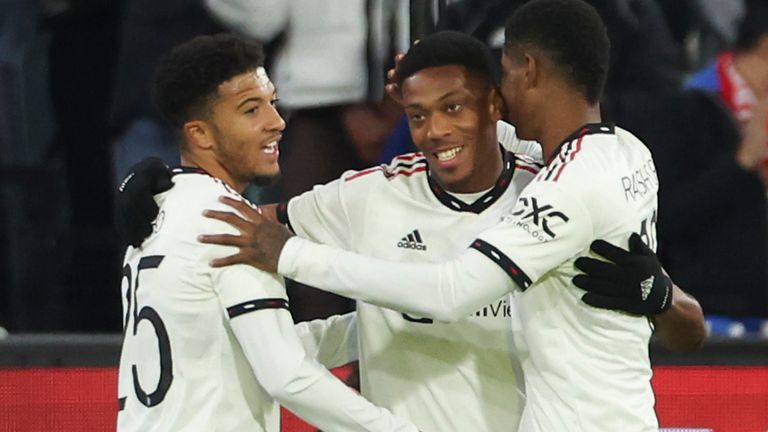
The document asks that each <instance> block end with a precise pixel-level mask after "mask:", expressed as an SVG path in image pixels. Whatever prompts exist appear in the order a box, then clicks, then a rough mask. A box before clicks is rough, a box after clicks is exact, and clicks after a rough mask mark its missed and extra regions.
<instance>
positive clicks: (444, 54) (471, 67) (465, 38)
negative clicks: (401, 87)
mask: <svg viewBox="0 0 768 432" xmlns="http://www.w3.org/2000/svg"><path fill="white" fill-rule="evenodd" d="M450 65H458V66H464V68H466V69H467V70H468V71H469V72H470V73H472V74H474V75H476V76H477V77H479V78H480V79H482V81H483V82H485V83H486V84H488V85H489V86H491V87H495V86H496V80H495V68H494V62H493V57H492V56H491V51H490V49H489V48H488V47H487V46H485V44H483V43H482V42H480V41H479V40H477V39H475V38H474V37H472V36H469V35H467V34H464V33H459V32H455V31H439V32H437V33H432V34H430V35H428V36H426V37H424V38H423V39H421V40H420V41H419V43H417V44H415V45H413V46H412V47H411V49H409V50H408V53H407V54H406V55H405V57H403V59H402V60H401V61H400V64H399V65H398V68H397V81H398V83H400V84H402V82H403V81H405V80H406V79H407V78H409V77H411V76H413V75H415V74H416V73H417V72H419V71H421V70H422V69H427V68H431V67H438V66H450Z"/></svg>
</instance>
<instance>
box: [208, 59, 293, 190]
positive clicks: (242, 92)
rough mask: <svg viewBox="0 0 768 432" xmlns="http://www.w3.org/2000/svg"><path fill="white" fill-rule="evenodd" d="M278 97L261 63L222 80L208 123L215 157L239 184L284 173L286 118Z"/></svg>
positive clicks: (211, 106) (237, 184)
mask: <svg viewBox="0 0 768 432" xmlns="http://www.w3.org/2000/svg"><path fill="white" fill-rule="evenodd" d="M276 101H277V96H276V93H275V86H274V85H273V84H272V82H271V81H270V80H269V77H268V76H267V74H266V72H265V71H264V68H261V67H260V68H257V69H255V70H253V71H249V72H246V73H243V74H240V75H236V76H234V77H233V78H231V79H229V80H227V81H225V82H223V83H221V84H220V85H219V88H218V97H216V98H215V99H214V100H213V101H212V102H211V104H210V115H209V116H208V119H207V120H206V123H208V125H209V127H210V131H211V138H212V146H211V150H212V153H213V157H214V158H215V160H216V162H217V164H218V165H219V166H220V167H221V168H222V169H223V170H224V171H225V172H226V173H227V174H228V177H229V180H230V181H231V182H232V186H234V187H236V188H237V187H239V186H240V185H247V183H248V182H249V181H251V180H254V179H256V180H259V179H263V180H268V179H272V178H274V177H276V176H277V175H278V174H279V173H280V167H279V165H278V156H279V154H280V152H279V150H278V142H279V141H280V139H281V138H282V131H283V129H285V122H284V121H283V118H282V117H281V116H280V114H279V113H278V112H277V109H276V108H275V102H276ZM225 180H227V179H225ZM243 187H244V186H243Z"/></svg>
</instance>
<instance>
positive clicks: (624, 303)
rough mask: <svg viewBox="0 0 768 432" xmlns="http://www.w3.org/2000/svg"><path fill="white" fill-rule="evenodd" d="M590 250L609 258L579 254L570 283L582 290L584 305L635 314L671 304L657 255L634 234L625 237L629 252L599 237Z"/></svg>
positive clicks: (653, 311) (654, 311)
mask: <svg viewBox="0 0 768 432" xmlns="http://www.w3.org/2000/svg"><path fill="white" fill-rule="evenodd" d="M590 248H591V249H592V251H594V252H595V253H597V254H598V255H600V256H602V257H605V258H607V259H609V260H611V261H612V262H605V261H601V260H598V259H595V258H587V257H581V258H579V259H577V260H576V268H578V269H579V270H581V271H583V272H584V273H586V274H583V275H582V274H580V275H576V276H575V277H574V278H573V283H574V284H575V285H576V286H577V287H579V288H581V289H583V290H586V291H587V293H586V294H584V295H583V296H581V300H583V301H584V303H587V304H588V305H591V306H594V307H597V308H602V309H612V310H620V311H624V312H629V313H631V314H635V315H656V314H659V313H661V312H664V311H665V310H667V309H669V307H670V306H671V305H672V280H671V279H670V278H669V277H668V276H667V275H665V274H664V272H663V270H662V268H661V263H660V262H659V258H658V257H657V256H656V254H655V253H653V251H652V250H651V249H650V248H649V247H648V246H646V245H645V243H643V240H642V239H641V238H640V236H639V235H637V234H632V236H630V238H629V252H627V251H626V250H624V249H622V248H620V247H616V246H614V245H612V244H610V243H608V242H606V241H603V240H595V241H594V242H592V245H591V246H590Z"/></svg>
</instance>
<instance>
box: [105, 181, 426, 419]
mask: <svg viewBox="0 0 768 432" xmlns="http://www.w3.org/2000/svg"><path fill="white" fill-rule="evenodd" d="M173 182H174V183H175V186H174V188H173V189H171V190H170V191H168V192H166V193H165V194H163V196H162V197H161V198H160V199H161V201H162V203H161V206H160V213H159V215H158V219H157V220H156V221H155V227H154V228H155V230H154V233H153V234H152V235H151V236H150V237H149V238H148V239H147V240H146V241H145V242H144V244H143V245H142V246H141V247H140V248H129V249H128V251H127V253H126V257H125V263H124V267H123V283H122V299H123V311H124V317H123V319H124V334H125V338H124V342H123V347H122V352H121V357H120V368H119V382H118V395H119V401H120V411H119V413H118V418H117V430H118V431H120V432H130V431H137V432H138V431H140V432H151V431H163V432H169V431H201V432H202V431H205V432H210V431H222V432H225V431H246V430H247V431H266V432H277V431H279V430H280V425H279V407H278V404H277V403H278V402H279V403H280V404H282V405H284V406H285V407H286V408H288V409H290V410H291V411H293V412H294V413H295V414H297V415H298V416H300V417H302V418H303V419H305V420H306V421H308V422H310V423H312V424H315V425H317V426H318V427H321V428H322V429H324V430H328V431H415V430H416V428H415V427H414V426H413V425H412V424H411V423H409V422H407V421H405V420H402V419H400V418H397V417H394V416H393V415H392V414H391V413H390V412H389V411H387V410H385V409H382V408H378V407H376V406H374V405H372V404H371V403H370V402H368V401H367V400H365V399H364V398H363V397H362V396H360V395H358V394H357V393H356V392H354V391H353V390H352V389H350V388H348V387H347V386H345V385H344V384H343V383H341V382H340V381H338V380H337V379H336V378H335V377H333V376H332V375H331V374H330V373H329V372H328V371H327V370H326V369H325V368H323V367H322V366H320V365H319V364H318V363H317V362H316V361H315V360H314V359H313V358H311V357H309V356H308V355H307V354H306V353H305V351H304V348H303V346H302V342H301V339H300V338H299V336H298V335H297V332H296V329H294V324H293V320H292V318H291V315H290V313H289V311H288V301H287V296H286V293H285V289H284V287H283V284H282V280H281V279H280V278H279V277H277V276H275V275H273V274H268V273H265V272H261V271H259V270H256V269H254V268H252V267H249V266H245V265H236V266H230V267H225V268H213V267H211V266H209V261H210V260H211V259H213V258H216V257H221V256H226V255H231V254H232V253H234V251H236V248H232V247H224V246H214V245H206V244H203V243H200V242H199V241H198V240H197V238H198V236H199V235H201V234H210V233H217V232H229V233H235V232H236V231H234V229H233V228H232V227H230V226H228V225H227V224H225V223H222V222H220V221H217V220H214V219H209V218H206V217H204V216H203V211H204V210H205V209H220V210H226V209H228V207H226V206H224V205H222V204H221V203H219V202H218V198H219V196H221V195H227V196H230V197H233V198H237V199H242V197H240V195H239V194H237V193H235V192H234V191H232V190H230V189H229V188H227V187H226V186H225V184H224V183H222V182H221V181H219V180H217V179H215V178H213V177H211V176H209V175H207V174H205V173H203V172H200V171H199V170H194V169H186V170H179V172H178V173H177V174H176V175H175V176H174V177H173ZM306 327H307V325H304V326H301V327H300V328H299V329H300V330H301V333H302V338H303V339H305V343H306V344H308V345H309V346H311V341H312V340H313V337H312V334H311V328H306ZM337 328H340V329H342V330H340V331H345V330H343V329H344V326H337ZM313 354H317V355H320V356H322V357H324V358H326V359H327V361H328V362H331V363H332V362H333V361H334V360H333V358H334V357H335V356H341V357H345V356H344V355H343V353H332V352H321V351H317V352H314V353H313Z"/></svg>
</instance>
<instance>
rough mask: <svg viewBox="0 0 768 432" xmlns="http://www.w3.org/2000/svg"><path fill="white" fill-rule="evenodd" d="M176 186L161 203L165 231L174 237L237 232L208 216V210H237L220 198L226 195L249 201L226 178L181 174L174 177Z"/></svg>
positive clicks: (160, 228) (161, 228)
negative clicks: (206, 213) (229, 184)
mask: <svg viewBox="0 0 768 432" xmlns="http://www.w3.org/2000/svg"><path fill="white" fill-rule="evenodd" d="M172 181H173V183H174V187H173V188H172V189H171V190H169V191H168V192H167V195H166V196H165V197H164V199H163V201H162V202H161V203H160V214H159V216H158V219H159V218H160V217H162V218H163V220H162V224H163V226H161V227H158V230H163V231H165V232H168V233H169V234H171V233H173V234H174V236H182V237H185V238H186V237H190V236H192V237H193V236H196V235H198V234H217V233H236V230H235V229H234V228H233V227H231V226H230V225H228V224H226V223H224V222H221V221H219V220H216V219H211V218H208V217H205V216H204V215H203V212H204V211H205V210H219V211H228V212H235V210H234V209H233V208H231V207H229V206H227V205H226V204H224V203H222V202H221V201H219V198H220V197H222V196H226V197H229V198H232V199H236V200H241V201H245V202H248V201H247V200H246V199H245V198H243V196H242V195H240V194H239V193H237V192H236V191H235V190H233V189H232V188H230V187H229V186H228V185H227V184H226V183H224V182H223V181H221V180H219V179H217V178H215V177H212V176H209V175H207V174H200V173H179V174H175V175H174V176H173V178H172Z"/></svg>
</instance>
